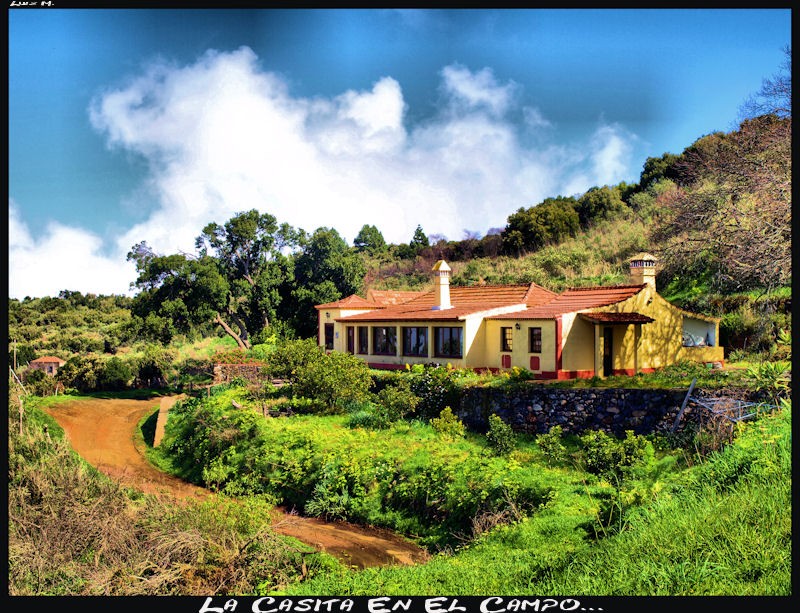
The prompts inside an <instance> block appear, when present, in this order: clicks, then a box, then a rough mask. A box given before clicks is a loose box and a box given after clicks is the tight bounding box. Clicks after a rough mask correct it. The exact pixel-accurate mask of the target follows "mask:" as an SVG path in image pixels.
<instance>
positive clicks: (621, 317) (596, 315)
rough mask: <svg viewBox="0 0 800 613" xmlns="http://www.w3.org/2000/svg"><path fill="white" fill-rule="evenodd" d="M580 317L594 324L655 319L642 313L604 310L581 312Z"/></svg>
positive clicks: (648, 321) (641, 322)
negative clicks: (607, 311)
mask: <svg viewBox="0 0 800 613" xmlns="http://www.w3.org/2000/svg"><path fill="white" fill-rule="evenodd" d="M580 317H582V318H583V319H585V320H586V321H590V322H592V323H593V324H649V323H652V322H654V321H655V319H653V318H652V317H648V316H647V315H642V314H641V313H636V312H633V313H605V312H603V311H592V312H590V313H581V314H580Z"/></svg>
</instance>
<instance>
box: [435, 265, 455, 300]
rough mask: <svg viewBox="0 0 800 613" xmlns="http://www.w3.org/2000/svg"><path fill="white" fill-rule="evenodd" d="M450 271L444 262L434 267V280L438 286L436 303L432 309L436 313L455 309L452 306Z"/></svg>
mask: <svg viewBox="0 0 800 613" xmlns="http://www.w3.org/2000/svg"><path fill="white" fill-rule="evenodd" d="M450 270H451V269H450V267H449V266H448V265H447V262H445V261H444V260H439V261H438V262H436V264H434V265H433V280H434V283H435V285H436V287H435V289H434V292H435V296H434V297H435V299H436V302H435V304H434V305H433V307H431V308H432V309H433V310H434V311H441V310H444V309H451V308H453V305H452V304H450Z"/></svg>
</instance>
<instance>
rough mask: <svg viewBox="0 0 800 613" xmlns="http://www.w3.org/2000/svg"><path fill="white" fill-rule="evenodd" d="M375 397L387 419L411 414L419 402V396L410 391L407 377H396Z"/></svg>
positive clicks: (395, 418) (396, 418)
mask: <svg viewBox="0 0 800 613" xmlns="http://www.w3.org/2000/svg"><path fill="white" fill-rule="evenodd" d="M377 398H378V403H379V404H380V405H381V406H382V407H383V409H384V412H385V414H386V416H387V418H388V419H389V421H397V420H398V419H402V418H403V417H405V416H407V415H412V414H413V413H414V412H415V411H416V409H417V405H418V404H419V397H418V396H417V395H416V394H415V393H414V392H413V391H412V389H411V382H410V381H409V380H408V378H401V379H397V380H396V381H395V383H394V384H393V385H389V386H387V387H385V388H383V389H382V390H381V391H380V392H378V396H377Z"/></svg>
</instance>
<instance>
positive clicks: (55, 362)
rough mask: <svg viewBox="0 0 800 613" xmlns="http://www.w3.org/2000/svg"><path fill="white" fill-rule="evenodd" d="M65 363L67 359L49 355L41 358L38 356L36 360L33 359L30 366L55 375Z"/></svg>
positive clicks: (52, 375)
mask: <svg viewBox="0 0 800 613" xmlns="http://www.w3.org/2000/svg"><path fill="white" fill-rule="evenodd" d="M64 364H66V361H65V360H62V359H61V358H57V357H55V356H52V355H47V356H44V357H41V358H36V359H35V360H31V361H30V362H29V364H28V366H30V368H35V369H37V370H41V371H44V372H45V374H48V375H50V376H51V377H55V375H56V373H57V372H58V369H59V368H61V367H62V366H63V365H64Z"/></svg>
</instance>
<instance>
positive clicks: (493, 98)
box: [442, 65, 517, 117]
mask: <svg viewBox="0 0 800 613" xmlns="http://www.w3.org/2000/svg"><path fill="white" fill-rule="evenodd" d="M442 79H443V84H442V88H443V90H444V91H445V93H446V94H447V96H448V98H449V100H450V103H451V104H452V105H454V106H455V107H456V108H461V107H466V108H469V109H476V108H483V109H485V110H486V111H488V112H489V113H490V114H491V115H493V116H495V117H500V116H502V115H503V114H504V113H505V112H506V111H507V110H508V109H509V107H510V106H511V104H512V103H513V100H514V94H515V92H516V91H517V85H516V84H515V83H513V82H511V83H507V84H506V85H500V84H499V83H497V81H496V80H495V78H494V73H493V72H492V70H491V69H489V68H484V69H482V70H479V71H478V72H472V71H470V70H469V69H468V68H466V67H464V66H459V65H452V66H446V67H445V68H444V69H443V70H442Z"/></svg>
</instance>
